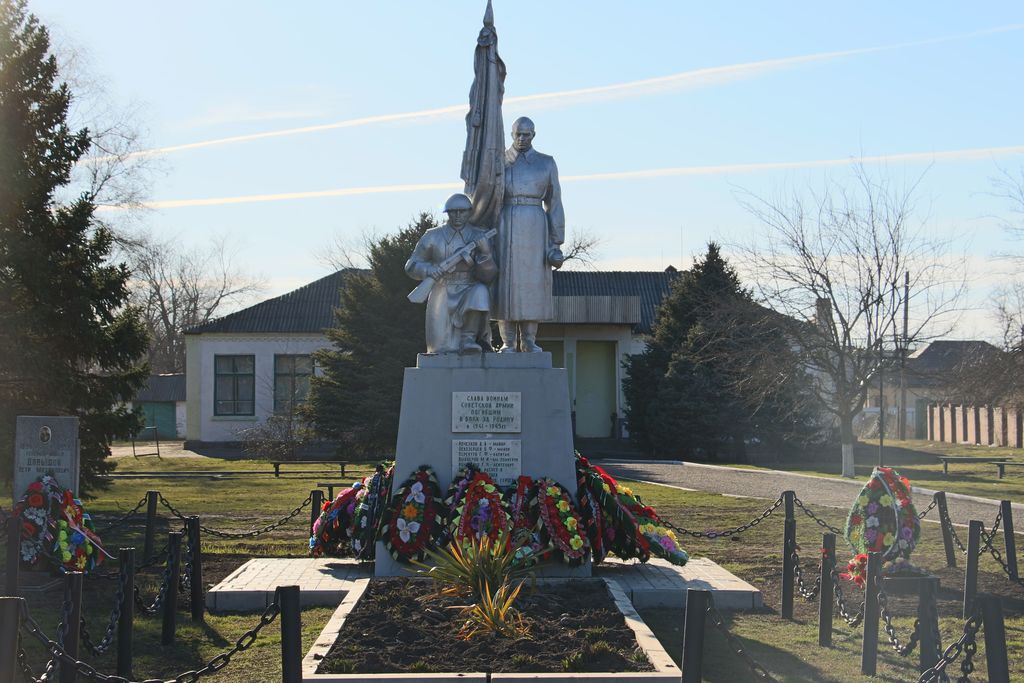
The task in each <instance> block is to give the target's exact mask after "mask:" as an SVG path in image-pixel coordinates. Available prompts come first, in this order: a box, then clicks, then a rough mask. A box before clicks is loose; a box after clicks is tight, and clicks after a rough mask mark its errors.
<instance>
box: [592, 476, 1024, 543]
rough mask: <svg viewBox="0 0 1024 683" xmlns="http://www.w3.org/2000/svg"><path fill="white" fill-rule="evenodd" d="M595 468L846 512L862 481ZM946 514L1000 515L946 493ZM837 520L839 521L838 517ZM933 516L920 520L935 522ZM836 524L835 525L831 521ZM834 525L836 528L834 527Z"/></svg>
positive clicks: (1018, 512)
mask: <svg viewBox="0 0 1024 683" xmlns="http://www.w3.org/2000/svg"><path fill="white" fill-rule="evenodd" d="M595 463H596V464H598V465H600V466H601V467H603V468H605V469H606V470H608V473H609V474H611V475H612V476H614V477H617V478H620V477H621V478H623V479H634V480H638V481H649V482H654V483H658V484H668V485H671V486H679V487H683V488H688V489H694V490H697V491H708V492H711V493H723V494H727V495H734V496H747V497H751V498H765V499H767V500H775V499H776V498H777V497H778V496H779V494H781V493H782V492H783V491H785V490H787V489H789V490H793V491H796V495H797V498H799V499H800V500H802V501H803V502H805V503H808V504H813V505H822V506H826V507H834V508H838V509H840V510H843V511H846V510H849V509H850V506H851V505H852V504H853V499H854V498H856V497H857V495H858V493H859V492H860V490H861V488H863V486H864V484H865V481H864V480H859V479H854V480H846V479H830V478H828V477H816V476H811V475H806V474H794V473H792V472H781V471H779V470H761V469H757V470H754V469H740V468H736V467H723V466H721V465H707V464H703V463H692V462H687V463H682V462H678V461H670V462H665V463H662V462H656V461H650V460H648V461H627V460H597V461H595ZM913 492H914V494H915V495H914V504H915V505H916V506H917V507H918V509H919V510H924V508H925V507H927V506H928V504H929V503H931V498H932V495H933V494H934V493H935V492H934V491H933V490H931V489H924V488H920V487H917V486H914V487H913ZM946 499H947V502H948V504H949V515H950V517H951V518H952V519H953V523H954V524H958V525H964V526H966V525H967V523H968V522H969V521H970V520H972V519H980V520H981V521H982V522H984V523H985V526H986V528H987V527H989V526H991V524H992V522H993V521H994V520H995V517H996V513H997V512H998V511H999V501H995V500H987V499H985V498H976V497H974V496H963V495H960V494H957V493H947V494H946ZM1013 511H1014V519H1015V520H1017V519H1024V505H1021V504H1019V503H1014V504H1013ZM837 519H838V518H837ZM937 520H938V516H937V515H936V514H935V513H934V512H932V513H931V514H929V515H928V517H927V518H926V520H925V521H933V522H936V523H937ZM833 523H835V522H833ZM837 526H839V525H838V524H837ZM1016 527H1017V528H1016V529H1015V531H1016V533H1017V534H1024V525H1021V524H1017V525H1016Z"/></svg>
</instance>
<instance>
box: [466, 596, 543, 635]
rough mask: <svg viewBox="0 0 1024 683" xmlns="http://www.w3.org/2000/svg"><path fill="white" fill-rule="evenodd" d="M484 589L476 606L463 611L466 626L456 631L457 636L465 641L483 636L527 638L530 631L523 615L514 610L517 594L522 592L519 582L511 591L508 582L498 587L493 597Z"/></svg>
mask: <svg viewBox="0 0 1024 683" xmlns="http://www.w3.org/2000/svg"><path fill="white" fill-rule="evenodd" d="M483 588H484V590H483V592H482V593H481V595H480V599H479V600H478V601H477V603H476V604H475V605H470V606H469V607H466V608H465V609H463V611H462V615H463V616H464V617H465V618H466V623H464V624H463V625H462V628H461V629H460V630H459V636H460V637H461V638H463V639H465V640H469V639H471V638H473V637H474V636H478V635H482V634H485V633H493V634H495V635H498V636H502V637H504V638H524V637H526V636H528V635H529V633H530V631H529V628H527V626H526V622H525V620H524V619H523V615H522V614H520V613H519V610H517V609H516V608H515V607H514V606H513V605H514V603H515V601H516V598H517V597H519V591H521V590H522V589H523V582H522V581H520V582H519V583H518V584H516V585H515V587H513V586H512V583H511V582H508V581H506V582H505V583H502V584H501V585H500V586H498V589H497V590H496V591H494V593H493V594H492V593H491V587H490V585H489V584H487V583H486V582H485V583H484V587H483Z"/></svg>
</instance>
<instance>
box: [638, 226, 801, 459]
mask: <svg viewBox="0 0 1024 683" xmlns="http://www.w3.org/2000/svg"><path fill="white" fill-rule="evenodd" d="M788 356H789V353H788V351H787V344H786V339H785V337H784V335H783V334H782V333H781V331H780V329H779V328H778V326H777V325H775V324H773V322H772V315H771V313H770V312H769V311H767V310H766V309H763V308H761V307H759V306H757V305H756V304H755V303H754V301H753V299H752V297H751V295H750V292H749V291H748V290H746V289H745V288H743V287H742V286H741V284H740V280H739V277H738V276H737V274H736V271H735V270H734V269H733V268H732V267H731V266H730V265H729V264H728V263H727V262H726V261H725V259H724V258H723V257H722V255H721V250H720V249H719V247H718V245H717V244H715V243H714V242H712V243H710V244H708V251H707V253H706V254H705V256H704V257H703V258H702V259H701V260H699V261H697V262H696V263H695V264H694V266H693V268H691V269H690V270H689V271H686V272H684V273H682V274H680V276H679V277H678V278H677V279H676V281H675V282H674V283H673V285H672V288H671V291H670V293H669V295H668V297H666V299H665V301H664V302H663V303H662V306H661V308H660V309H659V311H658V316H657V318H656V320H655V323H654V329H653V330H652V334H651V338H650V339H649V343H648V347H647V349H646V350H645V351H644V352H643V353H641V354H639V355H636V356H632V357H629V358H627V360H626V370H627V378H626V380H625V382H624V391H625V394H626V401H627V405H628V407H627V410H626V416H627V419H628V421H629V431H630V437H631V438H632V439H633V440H634V442H635V443H637V444H638V445H639V446H640V447H641V448H643V449H644V450H646V451H648V452H651V453H655V454H659V455H665V456H678V455H680V454H683V455H687V456H690V455H694V454H697V455H703V456H705V457H715V456H716V455H717V454H718V453H719V452H720V451H721V450H722V449H729V450H730V451H732V452H733V453H742V451H743V448H744V444H745V443H746V442H747V441H749V440H751V439H758V440H760V441H767V442H770V443H772V444H773V445H776V446H777V445H778V444H779V443H780V442H782V441H785V440H792V439H793V438H795V437H796V436H798V435H803V434H805V433H806V432H807V431H808V426H809V420H808V417H807V415H808V413H807V411H806V410H805V408H806V406H805V405H804V404H803V403H802V402H801V400H802V394H801V392H800V390H799V387H800V379H801V377H802V374H801V373H800V372H799V371H798V370H797V368H796V366H795V364H792V365H789V366H784V359H785V358H787V357H788ZM767 359H771V363H770V367H771V370H770V371H766V368H768V367H769V366H768V365H766V364H765V363H766V361H767ZM783 367H786V372H779V369H780V368H783ZM769 373H772V374H773V380H772V382H770V383H759V384H758V385H757V387H756V388H755V387H754V386H753V384H751V383H750V382H748V380H749V379H750V378H751V377H753V376H764V375H765V374H769Z"/></svg>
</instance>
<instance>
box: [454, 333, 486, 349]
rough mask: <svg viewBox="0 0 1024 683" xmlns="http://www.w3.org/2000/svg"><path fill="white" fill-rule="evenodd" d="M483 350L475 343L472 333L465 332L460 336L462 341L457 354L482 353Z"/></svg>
mask: <svg viewBox="0 0 1024 683" xmlns="http://www.w3.org/2000/svg"><path fill="white" fill-rule="evenodd" d="M482 352H483V348H482V347H481V346H480V345H479V344H477V343H476V339H474V335H473V333H472V332H466V333H463V335H462V341H461V343H460V344H459V353H482Z"/></svg>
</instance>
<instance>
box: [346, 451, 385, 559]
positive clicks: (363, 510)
mask: <svg viewBox="0 0 1024 683" xmlns="http://www.w3.org/2000/svg"><path fill="white" fill-rule="evenodd" d="M394 471H395V470H394V467H393V466H392V467H389V468H387V469H386V470H385V469H384V465H377V470H376V471H375V472H374V473H373V474H372V475H370V476H369V477H366V479H363V488H364V490H365V491H366V494H365V495H364V496H362V497H361V498H360V499H359V502H358V503H357V505H356V509H355V512H354V514H353V515H352V532H351V537H352V551H353V553H354V554H355V556H356V558H358V559H360V560H372V559H373V557H374V554H375V553H376V547H377V544H376V540H377V528H378V527H379V526H380V521H381V517H382V516H383V512H384V508H386V507H387V505H388V501H389V499H390V496H391V479H392V477H393V475H394Z"/></svg>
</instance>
